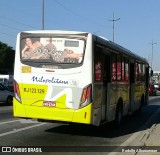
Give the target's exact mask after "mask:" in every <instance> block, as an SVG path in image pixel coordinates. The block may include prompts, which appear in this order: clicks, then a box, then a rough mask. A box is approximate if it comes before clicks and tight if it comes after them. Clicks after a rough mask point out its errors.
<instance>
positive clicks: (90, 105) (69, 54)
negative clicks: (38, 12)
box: [13, 30, 149, 126]
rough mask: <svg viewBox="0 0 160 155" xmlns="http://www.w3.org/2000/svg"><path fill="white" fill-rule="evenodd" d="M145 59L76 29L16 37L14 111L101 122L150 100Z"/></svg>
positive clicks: (44, 118)
mask: <svg viewBox="0 0 160 155" xmlns="http://www.w3.org/2000/svg"><path fill="white" fill-rule="evenodd" d="M148 82H149V64H148V62H147V61H146V59H144V58H142V57H140V56H138V55H136V54H135V53H132V52H131V51H129V50H127V49H125V48H124V47H122V46H120V45H118V44H115V43H113V42H111V41H109V40H107V39H104V38H102V37H99V36H96V35H94V34H91V33H87V32H77V31H58V30H51V31H49V30H48V31H47V30H42V31H26V32H21V33H19V34H18V36H17V44H16V55H15V66H14V92H15V97H14V101H13V106H14V116H15V117H22V118H31V119H37V120H39V121H51V122H67V123H83V124H92V125H95V126H99V125H101V124H103V123H107V122H110V121H114V120H115V121H116V122H117V123H121V121H122V118H123V116H124V115H127V114H131V113H133V112H134V111H136V110H139V109H141V108H142V106H143V105H145V104H147V103H148Z"/></svg>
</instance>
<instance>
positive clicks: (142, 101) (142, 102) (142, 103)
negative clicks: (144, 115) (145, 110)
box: [138, 95, 145, 112]
mask: <svg viewBox="0 0 160 155" xmlns="http://www.w3.org/2000/svg"><path fill="white" fill-rule="evenodd" d="M144 104H145V101H144V95H142V97H141V103H140V107H139V110H138V111H139V112H141V111H142V107H143V106H144Z"/></svg>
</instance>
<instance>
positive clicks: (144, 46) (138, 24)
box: [0, 0, 160, 71]
mask: <svg viewBox="0 0 160 155" xmlns="http://www.w3.org/2000/svg"><path fill="white" fill-rule="evenodd" d="M113 14H114V18H113ZM119 18H120V19H119ZM113 19H114V20H116V21H115V22H114V42H115V43H117V44H119V45H121V46H123V47H125V48H127V49H129V50H131V51H132V52H134V53H136V54H138V55H140V56H142V57H144V58H146V59H147V60H148V62H149V63H150V65H151V62H152V68H153V70H155V71H160V0H44V29H46V30H73V31H84V32H91V33H94V34H96V35H99V36H103V37H106V38H108V39H109V40H111V41H112V40H113V22H112V21H113ZM118 19H119V20H118ZM41 29H42V0H0V41H1V42H3V43H6V44H8V45H9V46H11V47H13V48H14V49H15V47H16V37H17V34H18V33H19V32H21V31H28V30H41ZM152 43H153V44H152ZM152 47H153V48H152ZM152 49H153V50H152ZM152 55H153V57H152Z"/></svg>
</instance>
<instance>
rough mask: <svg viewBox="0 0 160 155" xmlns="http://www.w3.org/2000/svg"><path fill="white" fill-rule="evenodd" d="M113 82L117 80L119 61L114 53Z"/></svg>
mask: <svg viewBox="0 0 160 155" xmlns="http://www.w3.org/2000/svg"><path fill="white" fill-rule="evenodd" d="M112 80H113V81H115V80H117V61H116V54H114V53H112Z"/></svg>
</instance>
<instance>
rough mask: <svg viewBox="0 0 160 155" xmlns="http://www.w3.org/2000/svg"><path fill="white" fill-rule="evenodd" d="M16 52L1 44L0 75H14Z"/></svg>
mask: <svg viewBox="0 0 160 155" xmlns="http://www.w3.org/2000/svg"><path fill="white" fill-rule="evenodd" d="M14 58H15V50H14V49H13V48H12V47H10V46H8V45H7V44H5V43H2V42H0V74H8V73H12V74H13V70H14Z"/></svg>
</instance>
